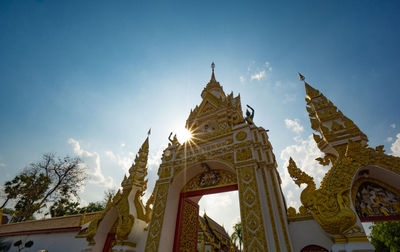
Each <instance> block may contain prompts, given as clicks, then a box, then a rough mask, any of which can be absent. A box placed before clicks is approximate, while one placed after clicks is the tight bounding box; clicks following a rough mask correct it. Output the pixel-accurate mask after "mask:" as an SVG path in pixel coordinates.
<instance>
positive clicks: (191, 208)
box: [179, 200, 199, 252]
mask: <svg viewBox="0 0 400 252" xmlns="http://www.w3.org/2000/svg"><path fill="white" fill-rule="evenodd" d="M195 204H196V203H194V202H189V201H188V200H184V201H183V216H182V220H183V222H182V232H181V235H180V237H179V251H182V252H192V251H195V250H196V248H197V232H198V222H199V220H198V219H199V208H198V206H196V205H195Z"/></svg>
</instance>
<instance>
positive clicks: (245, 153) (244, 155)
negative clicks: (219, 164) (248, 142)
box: [236, 148, 253, 162]
mask: <svg viewBox="0 0 400 252" xmlns="http://www.w3.org/2000/svg"><path fill="white" fill-rule="evenodd" d="M252 157H253V154H252V152H251V149H250V148H246V149H241V150H238V151H236V161H237V162H240V161H244V160H248V159H250V158H252Z"/></svg>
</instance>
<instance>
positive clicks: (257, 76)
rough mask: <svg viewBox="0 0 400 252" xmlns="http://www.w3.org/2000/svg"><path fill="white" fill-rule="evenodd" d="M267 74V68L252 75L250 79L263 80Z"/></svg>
mask: <svg viewBox="0 0 400 252" xmlns="http://www.w3.org/2000/svg"><path fill="white" fill-rule="evenodd" d="M265 76H266V73H265V70H262V71H260V72H258V73H255V74H253V75H251V76H250V79H251V80H263V79H265Z"/></svg>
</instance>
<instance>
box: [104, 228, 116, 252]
mask: <svg viewBox="0 0 400 252" xmlns="http://www.w3.org/2000/svg"><path fill="white" fill-rule="evenodd" d="M114 237H115V233H108V234H107V239H106V242H105V243H104V247H103V252H108V251H109V250H110V248H111V242H112V240H113V239H114Z"/></svg>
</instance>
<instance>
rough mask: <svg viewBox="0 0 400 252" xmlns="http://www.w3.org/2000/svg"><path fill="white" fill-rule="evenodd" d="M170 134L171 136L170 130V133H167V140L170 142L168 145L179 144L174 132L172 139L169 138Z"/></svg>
mask: <svg viewBox="0 0 400 252" xmlns="http://www.w3.org/2000/svg"><path fill="white" fill-rule="evenodd" d="M171 136H172V132H171V134H169V137H168V140H169V141H170V142H171V143H169V144H168V146H171V144H172V145H179V141H178V138H177V137H176V134H175V135H174V138H173V139H171Z"/></svg>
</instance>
